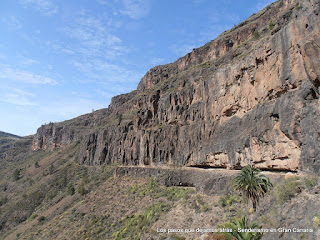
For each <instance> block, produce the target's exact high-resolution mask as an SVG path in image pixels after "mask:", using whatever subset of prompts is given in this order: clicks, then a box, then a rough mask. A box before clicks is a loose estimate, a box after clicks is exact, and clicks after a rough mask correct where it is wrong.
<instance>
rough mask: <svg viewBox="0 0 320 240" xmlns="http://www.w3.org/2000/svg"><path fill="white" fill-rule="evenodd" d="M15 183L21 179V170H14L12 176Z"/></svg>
mask: <svg viewBox="0 0 320 240" xmlns="http://www.w3.org/2000/svg"><path fill="white" fill-rule="evenodd" d="M12 178H13V181H18V180H19V179H20V169H18V168H17V169H16V170H14V172H13V174H12Z"/></svg>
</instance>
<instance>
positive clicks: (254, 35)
mask: <svg viewBox="0 0 320 240" xmlns="http://www.w3.org/2000/svg"><path fill="white" fill-rule="evenodd" d="M259 37H260V33H259V31H258V30H255V31H254V33H253V39H255V40H256V39H258V38H259Z"/></svg>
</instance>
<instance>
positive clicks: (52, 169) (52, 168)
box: [49, 163, 54, 175]
mask: <svg viewBox="0 0 320 240" xmlns="http://www.w3.org/2000/svg"><path fill="white" fill-rule="evenodd" d="M53 172H54V166H53V163H51V165H50V168H49V173H50V175H51V174H53Z"/></svg>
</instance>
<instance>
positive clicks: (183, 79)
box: [0, 0, 320, 240]
mask: <svg viewBox="0 0 320 240" xmlns="http://www.w3.org/2000/svg"><path fill="white" fill-rule="evenodd" d="M319 13H320V2H319V0H308V1H298V0H279V1H277V2H275V3H273V4H271V5H270V6H268V7H266V8H265V9H264V10H262V11H261V12H259V13H257V14H253V15H252V16H251V17H250V18H249V19H247V20H246V21H244V22H242V23H240V24H239V25H237V26H235V27H234V28H232V29H230V30H228V31H226V32H224V33H222V34H221V35H220V36H219V37H218V38H216V39H215V40H212V41H211V42H209V43H207V44H206V45H204V46H203V47H200V48H197V49H194V50H193V51H192V52H191V53H189V54H187V55H186V56H184V57H182V58H180V59H178V60H177V61H176V62H173V63H170V64H167V65H161V66H156V67H154V68H152V69H151V70H150V71H148V72H147V73H146V74H145V76H144V77H143V78H142V79H141V81H140V83H139V85H138V87H137V90H135V91H133V92H130V93H127V94H122V95H119V96H116V97H114V98H113V99H112V101H111V104H110V106H109V107H108V108H106V109H101V110H97V111H95V112H93V113H90V114H85V115H82V116H79V117H77V118H74V119H71V120H67V121H64V122H59V123H49V124H46V125H43V126H41V127H40V128H39V129H38V130H37V133H36V134H35V135H32V136H27V137H21V138H20V137H17V136H13V135H10V134H6V133H2V132H0V141H4V142H3V144H2V145H0V239H5V240H14V239H41V240H42V239H83V240H85V239H113V240H118V239H119V240H120V239H121V240H122V239H142V240H147V239H187V240H189V239H190V240H191V239H226V237H225V235H224V234H223V233H213V232H214V231H215V229H219V228H220V227H223V226H230V224H231V222H233V221H237V220H238V221H239V219H240V218H242V217H243V216H246V217H247V219H249V221H250V226H256V228H255V229H258V228H259V226H260V227H261V230H262V229H263V230H265V231H266V232H264V233H263V239H310V240H313V239H319V237H320V231H319V228H320V211H319V209H320V198H319V194H320V181H319V170H320V169H319V163H320V159H319V157H318V156H319V137H320V134H319V133H320V122H319V115H320V114H319V87H320V68H319V64H320V61H319V56H320V55H319V50H320V17H319ZM247 164H252V165H254V166H255V167H257V168H260V169H261V170H262V171H263V174H264V175H265V176H267V177H268V178H270V181H271V182H272V183H273V185H274V187H273V189H272V190H271V191H270V192H268V193H267V194H266V195H265V196H264V197H262V196H259V197H260V198H259V200H260V201H259V205H258V208H257V210H256V211H254V209H253V208H251V205H248V204H247V202H246V201H245V199H244V198H242V196H241V195H240V196H239V194H238V192H236V191H235V190H234V188H233V186H232V179H233V177H234V176H235V175H236V174H238V173H239V169H240V168H242V167H243V166H245V165H247ZM242 219H243V218H242ZM253 222H257V224H252V223H253ZM210 231H211V232H210ZM250 234H252V233H244V235H250Z"/></svg>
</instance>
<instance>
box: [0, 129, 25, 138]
mask: <svg viewBox="0 0 320 240" xmlns="http://www.w3.org/2000/svg"><path fill="white" fill-rule="evenodd" d="M8 137H10V138H18V139H19V138H21V137H20V136H17V135H14V134H11V133H6V132H2V131H0V138H8Z"/></svg>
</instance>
